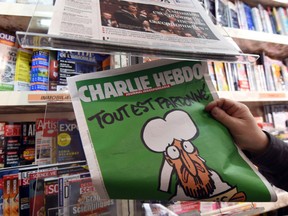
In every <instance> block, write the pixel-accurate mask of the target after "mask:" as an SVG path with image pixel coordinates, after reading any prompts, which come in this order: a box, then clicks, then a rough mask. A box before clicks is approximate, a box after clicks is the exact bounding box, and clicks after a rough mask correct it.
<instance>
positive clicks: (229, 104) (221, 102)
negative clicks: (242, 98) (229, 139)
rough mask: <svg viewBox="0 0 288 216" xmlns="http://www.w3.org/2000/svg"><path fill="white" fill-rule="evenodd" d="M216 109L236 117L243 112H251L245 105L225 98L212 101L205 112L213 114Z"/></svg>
mask: <svg viewBox="0 0 288 216" xmlns="http://www.w3.org/2000/svg"><path fill="white" fill-rule="evenodd" d="M215 107H219V108H220V109H222V110H224V111H225V112H226V113H227V114H229V115H234V114H236V113H237V112H238V114H239V112H242V111H243V112H249V111H248V107H246V106H245V105H244V104H242V103H239V102H236V101H233V100H229V99H225V98H220V99H217V100H214V101H212V102H211V103H209V104H208V105H207V106H206V107H205V110H206V111H208V112H211V111H212V110H213V109H214V108H215Z"/></svg>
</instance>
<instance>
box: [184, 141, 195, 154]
mask: <svg viewBox="0 0 288 216" xmlns="http://www.w3.org/2000/svg"><path fill="white" fill-rule="evenodd" d="M182 145H183V148H184V150H185V151H186V152H187V153H192V152H193V151H194V146H193V145H192V143H190V142H189V141H185V142H183V144H182Z"/></svg>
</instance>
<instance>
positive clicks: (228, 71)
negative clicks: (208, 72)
mask: <svg viewBox="0 0 288 216" xmlns="http://www.w3.org/2000/svg"><path fill="white" fill-rule="evenodd" d="M224 67H225V74H226V77H227V83H228V88H229V91H235V86H234V80H233V75H232V67H231V64H230V63H228V62H225V63H224Z"/></svg>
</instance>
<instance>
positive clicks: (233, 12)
mask: <svg viewBox="0 0 288 216" xmlns="http://www.w3.org/2000/svg"><path fill="white" fill-rule="evenodd" d="M227 5H228V20H229V27H231V28H238V29H239V28H240V24H239V15H238V10H237V7H236V5H235V4H234V3H233V2H231V1H228V3H227Z"/></svg>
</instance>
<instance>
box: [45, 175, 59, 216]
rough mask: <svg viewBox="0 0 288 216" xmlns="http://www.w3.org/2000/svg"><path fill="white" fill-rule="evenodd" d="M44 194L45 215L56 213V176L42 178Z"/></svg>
mask: <svg viewBox="0 0 288 216" xmlns="http://www.w3.org/2000/svg"><path fill="white" fill-rule="evenodd" d="M44 195H45V197H44V203H45V205H44V207H45V215H46V216H55V215H58V178H56V177H54V178H53V177H52V178H46V179H44Z"/></svg>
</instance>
